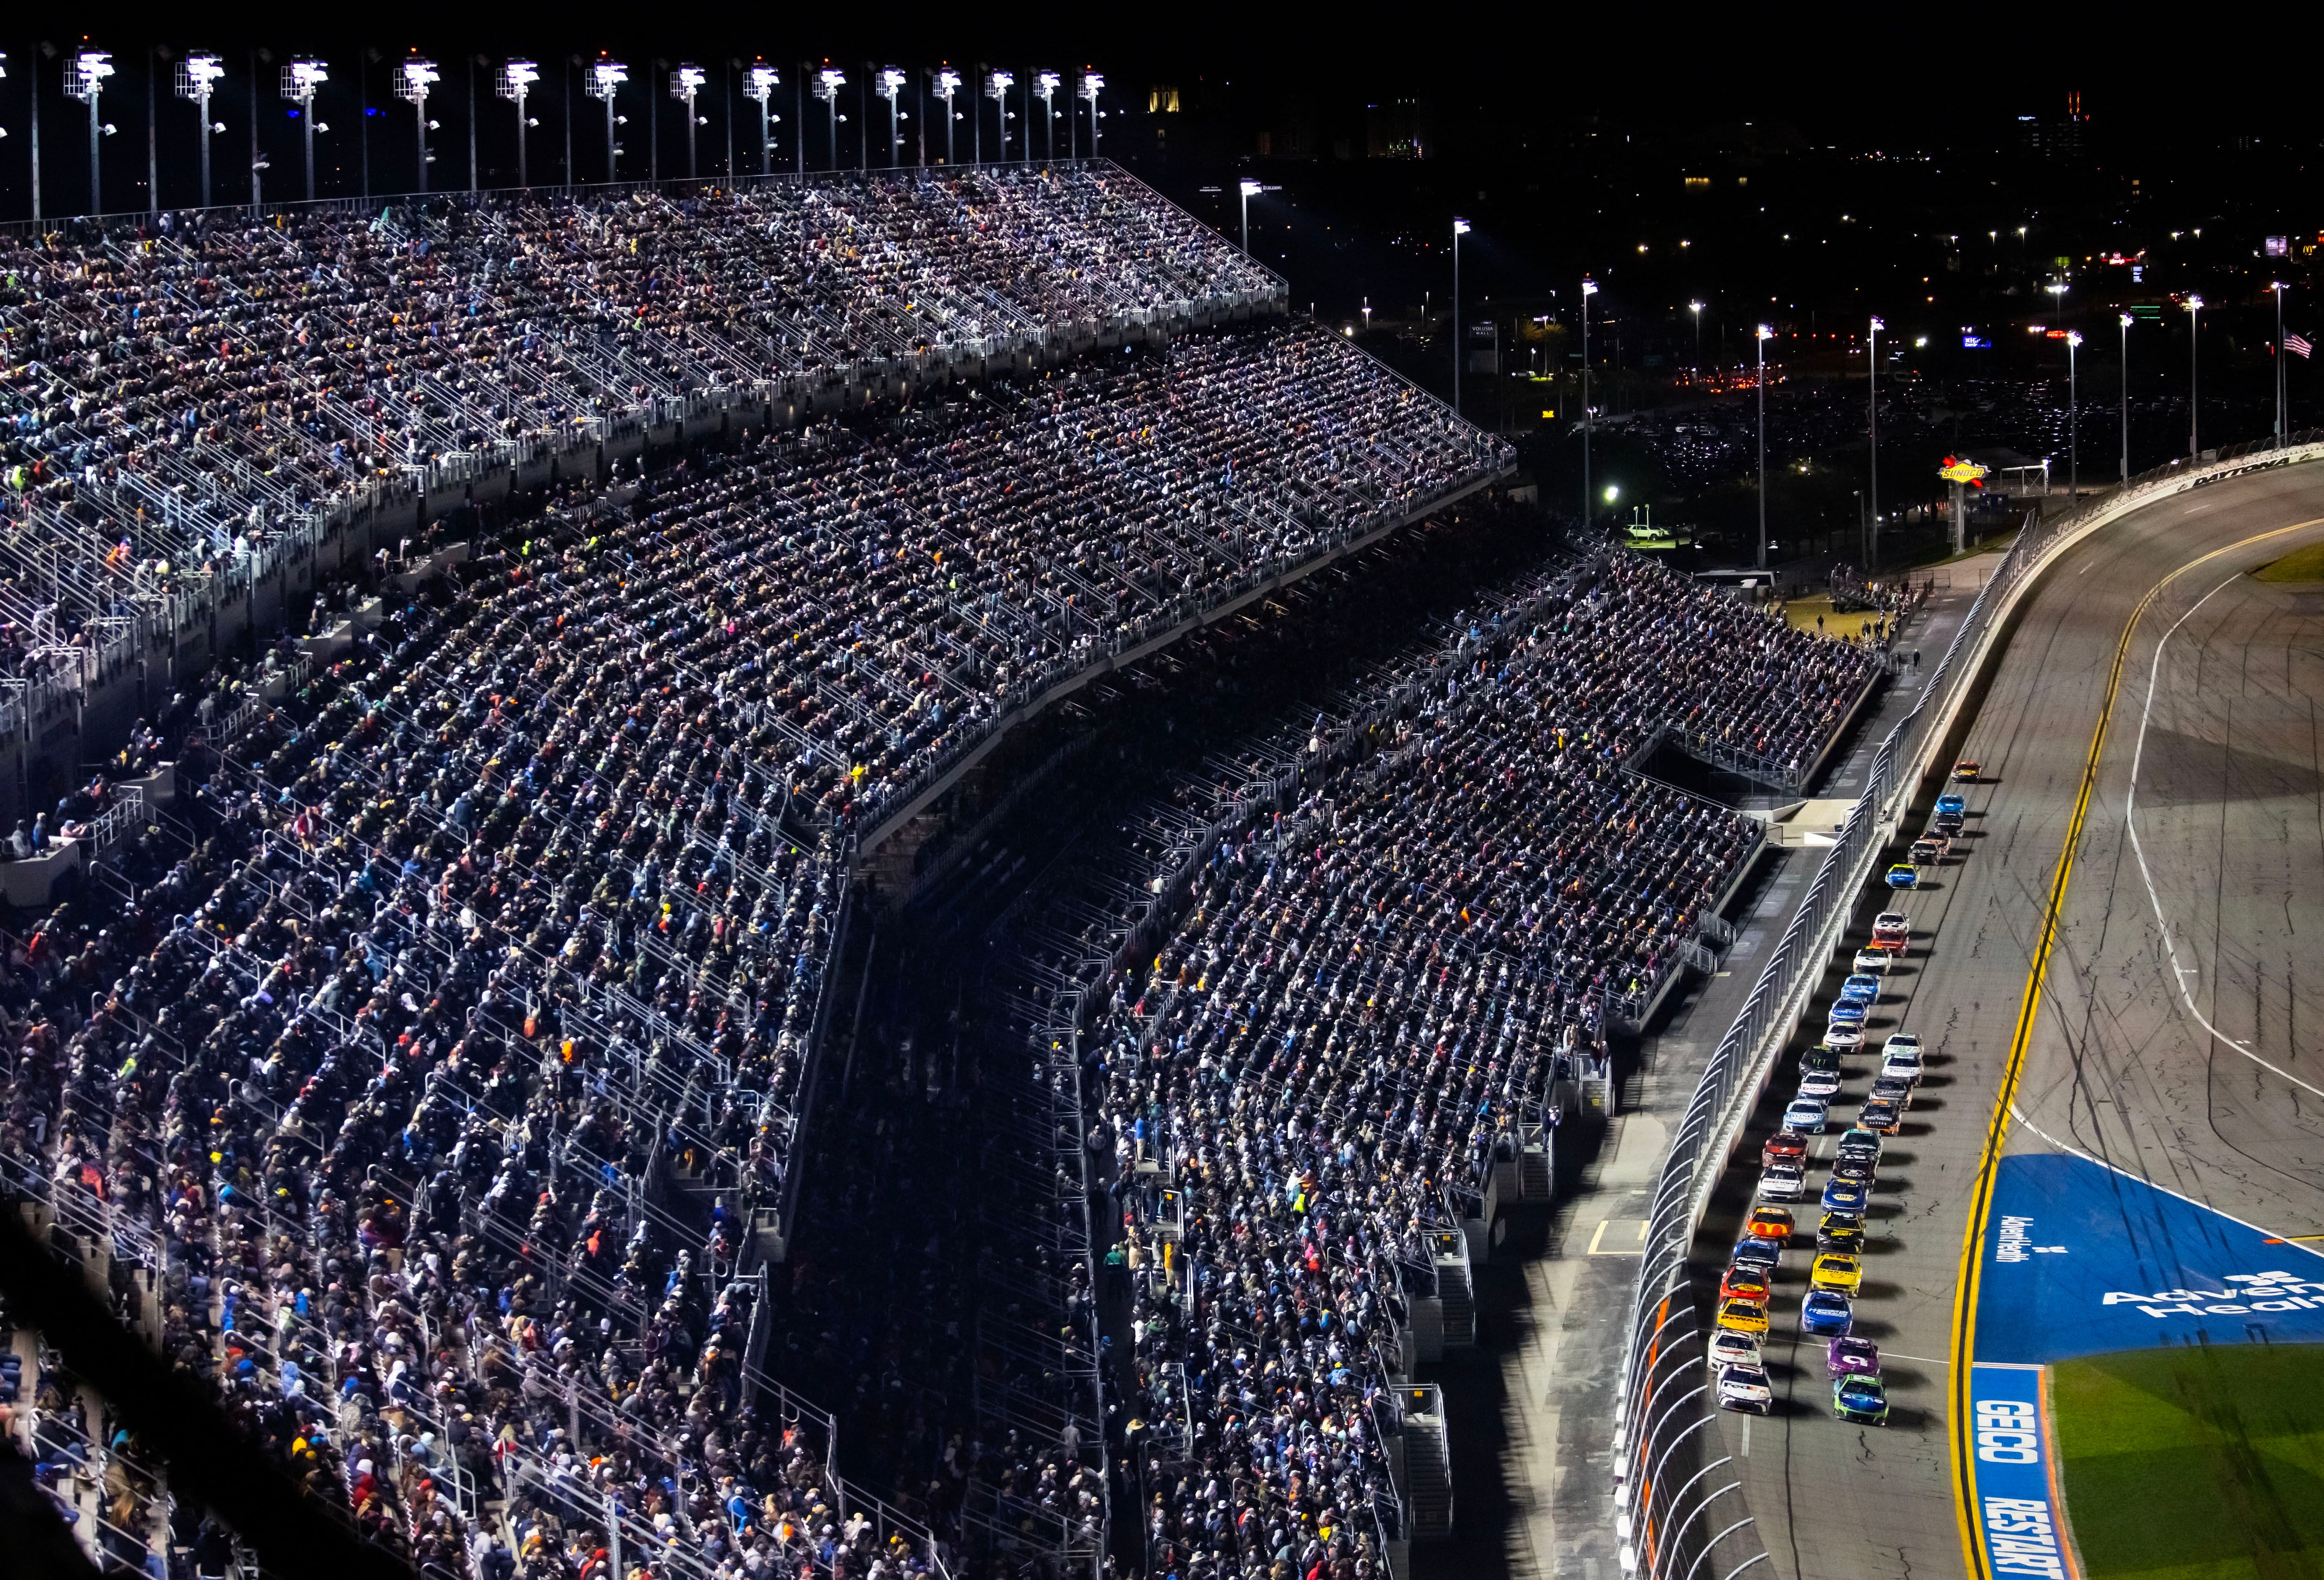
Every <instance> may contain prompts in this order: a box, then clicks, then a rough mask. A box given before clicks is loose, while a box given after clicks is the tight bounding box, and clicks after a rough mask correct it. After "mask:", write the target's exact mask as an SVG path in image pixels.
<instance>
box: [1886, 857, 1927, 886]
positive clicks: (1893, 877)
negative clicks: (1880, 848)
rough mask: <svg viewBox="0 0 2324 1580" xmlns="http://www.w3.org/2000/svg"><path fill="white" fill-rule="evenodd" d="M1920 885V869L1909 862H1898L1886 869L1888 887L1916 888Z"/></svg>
mask: <svg viewBox="0 0 2324 1580" xmlns="http://www.w3.org/2000/svg"><path fill="white" fill-rule="evenodd" d="M1920 886H1921V869H1920V868H1918V867H1916V866H1914V864H1912V863H1911V862H1898V863H1897V864H1895V866H1893V867H1890V868H1889V869H1888V887H1890V888H1891V889H1917V888H1919V887H1920Z"/></svg>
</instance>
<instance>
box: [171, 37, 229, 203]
mask: <svg viewBox="0 0 2324 1580" xmlns="http://www.w3.org/2000/svg"><path fill="white" fill-rule="evenodd" d="M225 75H226V62H225V61H224V60H219V59H218V58H217V56H216V55H213V54H209V53H208V52H207V51H200V50H196V51H192V52H190V53H189V54H188V55H187V56H186V58H185V59H184V60H180V61H179V62H178V97H180V98H182V99H190V100H192V101H193V105H194V108H195V109H196V110H198V112H200V115H201V117H202V207H203V208H208V207H209V206H210V131H211V127H210V95H211V94H212V93H213V92H215V91H216V90H217V84H218V79H220V78H222V77H224V76H225Z"/></svg>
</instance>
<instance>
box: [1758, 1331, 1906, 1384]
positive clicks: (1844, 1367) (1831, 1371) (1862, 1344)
mask: <svg viewBox="0 0 2324 1580" xmlns="http://www.w3.org/2000/svg"><path fill="white" fill-rule="evenodd" d="M1751 1354H1752V1355H1753V1356H1754V1357H1755V1358H1756V1357H1757V1354H1759V1346H1758V1345H1757V1344H1753V1345H1752V1346H1751ZM1823 1370H1824V1375H1825V1376H1827V1377H1851V1376H1853V1377H1867V1376H1868V1377H1877V1376H1878V1375H1880V1346H1879V1345H1878V1344H1874V1343H1873V1342H1872V1341H1871V1340H1870V1339H1868V1338H1836V1339H1834V1340H1832V1341H1831V1343H1830V1344H1826V1345H1825V1346H1824V1351H1823Z"/></svg>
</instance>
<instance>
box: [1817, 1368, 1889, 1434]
mask: <svg viewBox="0 0 2324 1580" xmlns="http://www.w3.org/2000/svg"><path fill="white" fill-rule="evenodd" d="M1831 1413H1832V1414H1833V1415H1834V1416H1835V1417H1837V1418H1839V1419H1840V1420H1843V1421H1860V1422H1862V1423H1864V1424H1865V1425H1867V1426H1872V1427H1878V1426H1885V1425H1886V1423H1887V1420H1888V1389H1887V1386H1886V1384H1884V1383H1883V1382H1882V1381H1880V1379H1879V1378H1878V1377H1877V1376H1866V1375H1863V1374H1861V1373H1853V1374H1850V1375H1849V1376H1846V1377H1842V1378H1839V1379H1837V1380H1836V1381H1834V1382H1833V1383H1832V1385H1831Z"/></svg>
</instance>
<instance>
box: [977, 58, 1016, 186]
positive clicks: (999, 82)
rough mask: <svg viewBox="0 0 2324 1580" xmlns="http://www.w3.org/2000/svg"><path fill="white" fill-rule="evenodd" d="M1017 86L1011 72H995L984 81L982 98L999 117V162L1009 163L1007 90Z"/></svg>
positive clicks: (1014, 76)
mask: <svg viewBox="0 0 2324 1580" xmlns="http://www.w3.org/2000/svg"><path fill="white" fill-rule="evenodd" d="M1016 86H1017V76H1016V73H1014V72H1012V71H995V72H993V73H992V74H991V75H990V76H988V77H987V78H986V79H984V97H987V98H989V99H991V101H992V103H993V106H994V108H995V110H996V111H997V112H998V113H999V115H1000V116H1001V163H1003V164H1007V163H1008V162H1009V90H1010V88H1014V87H1016Z"/></svg>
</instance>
